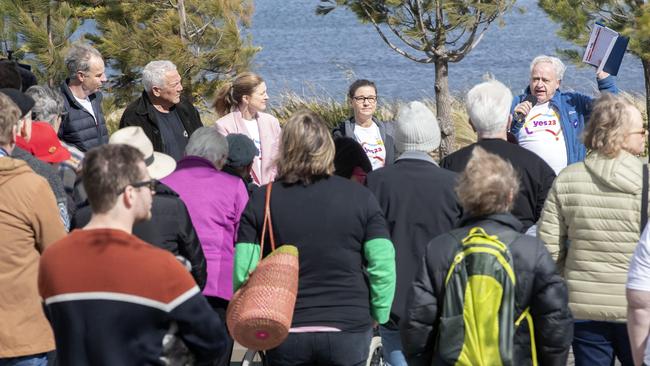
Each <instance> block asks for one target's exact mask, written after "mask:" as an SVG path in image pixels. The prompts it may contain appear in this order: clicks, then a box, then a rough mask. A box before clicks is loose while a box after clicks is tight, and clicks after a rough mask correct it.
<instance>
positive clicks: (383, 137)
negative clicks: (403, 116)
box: [333, 79, 396, 170]
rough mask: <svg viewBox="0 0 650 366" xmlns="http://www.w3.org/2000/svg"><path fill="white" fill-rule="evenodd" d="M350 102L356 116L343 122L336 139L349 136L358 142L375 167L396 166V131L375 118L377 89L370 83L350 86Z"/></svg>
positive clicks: (336, 132) (336, 129)
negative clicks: (393, 131)
mask: <svg viewBox="0 0 650 366" xmlns="http://www.w3.org/2000/svg"><path fill="white" fill-rule="evenodd" d="M348 101H349V103H350V107H352V111H353V113H354V115H353V116H352V117H350V118H349V119H347V120H346V121H343V122H341V123H340V124H339V125H338V126H337V127H336V128H335V129H334V131H333V135H334V137H339V136H346V137H351V138H354V139H355V140H357V142H359V144H361V147H363V150H364V151H365V153H366V155H368V160H370V163H371V164H372V169H373V170H375V169H379V168H381V167H383V166H385V165H386V164H392V163H393V162H394V161H395V158H396V156H395V155H396V151H395V143H394V141H393V136H392V130H389V127H392V126H391V125H390V124H386V123H384V122H382V121H378V120H377V119H376V118H375V117H374V114H375V111H376V110H377V87H376V86H375V83H373V82H372V81H370V80H365V79H360V80H357V81H355V82H354V83H352V85H350V89H349V90H348Z"/></svg>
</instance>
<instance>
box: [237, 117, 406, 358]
mask: <svg viewBox="0 0 650 366" xmlns="http://www.w3.org/2000/svg"><path fill="white" fill-rule="evenodd" d="M333 162H334V142H333V141H332V137H331V136H330V133H329V131H328V129H327V127H326V125H325V122H323V120H322V119H321V118H320V117H318V116H317V115H316V114H314V113H313V112H309V111H300V112H297V113H295V114H294V115H293V116H292V117H291V118H290V119H289V121H288V122H287V124H286V125H285V126H284V128H283V131H282V138H281V141H280V156H279V159H278V176H277V180H276V181H275V182H274V183H269V184H272V187H273V189H272V193H271V199H270V208H271V211H270V213H271V217H272V222H273V232H274V233H275V239H276V242H277V243H278V244H280V243H287V244H293V245H295V246H296V247H297V248H298V254H299V255H298V256H299V258H300V272H299V281H298V283H299V285H298V298H297V301H296V307H295V310H294V314H293V323H292V325H291V330H290V333H289V336H288V338H287V339H286V340H285V341H284V343H282V344H281V345H280V346H278V347H277V348H275V349H272V350H270V351H268V352H267V356H268V357H267V359H268V361H269V364H270V365H318V364H320V365H365V364H366V359H367V357H368V349H369V344H370V339H371V337H372V325H373V321H374V322H378V323H385V322H386V321H388V315H389V312H390V307H391V303H392V300H393V293H394V290H395V251H394V248H393V244H392V242H391V241H390V239H389V238H390V236H389V232H388V228H387V226H386V221H385V220H384V218H383V215H382V212H381V208H380V207H379V204H378V203H377V200H376V199H375V197H374V196H373V195H372V193H370V191H369V190H367V189H366V188H365V187H363V186H361V185H360V184H358V183H356V182H353V181H352V180H349V179H345V178H343V177H339V176H335V175H333V172H334V163H333ZM266 189H268V187H267V188H266ZM265 193H266V192H265V189H264V187H263V188H261V189H258V190H256V191H254V192H253V194H252V196H251V199H250V201H249V202H248V205H247V206H246V208H245V209H244V213H243V215H242V218H241V221H240V226H239V233H238V239H237V244H236V246H235V268H234V275H233V285H234V287H235V289H237V288H239V287H240V286H241V284H242V283H243V282H244V281H245V280H246V277H247V276H248V273H250V271H252V270H253V269H254V268H255V266H256V265H257V261H258V260H259V257H260V245H259V238H260V236H261V232H262V224H263V221H264V220H263V218H264V206H265ZM267 248H268V246H267V247H265V249H267ZM264 254H268V253H264ZM364 267H365V269H364ZM366 274H367V277H366Z"/></svg>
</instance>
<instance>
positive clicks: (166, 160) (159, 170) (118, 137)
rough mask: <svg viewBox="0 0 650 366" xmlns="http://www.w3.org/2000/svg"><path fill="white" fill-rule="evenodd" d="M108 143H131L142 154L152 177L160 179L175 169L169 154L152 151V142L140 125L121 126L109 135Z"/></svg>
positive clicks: (174, 161) (174, 163)
mask: <svg viewBox="0 0 650 366" xmlns="http://www.w3.org/2000/svg"><path fill="white" fill-rule="evenodd" d="M108 143H109V144H125V145H131V146H133V147H135V148H136V149H138V150H140V152H141V153H142V154H143V155H144V162H145V164H147V170H148V171H149V175H150V176H151V178H153V179H161V178H164V177H166V176H168V175H169V174H171V173H172V172H173V171H174V169H176V160H174V158H172V157H171V156H169V155H167V154H163V153H159V152H157V151H153V144H152V143H151V141H150V140H149V138H148V137H147V135H145V133H144V130H143V129H142V127H137V126H131V127H124V128H121V129H119V130H117V131H115V132H113V134H112V135H111V138H110V140H109V141H108Z"/></svg>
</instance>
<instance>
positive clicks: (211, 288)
mask: <svg viewBox="0 0 650 366" xmlns="http://www.w3.org/2000/svg"><path fill="white" fill-rule="evenodd" d="M161 181H162V182H163V183H165V184H166V185H168V186H169V187H171V188H172V189H173V190H174V191H176V192H177V193H178V195H179V196H180V197H181V199H182V200H183V202H185V205H186V206H187V210H188V211H189V212H190V217H191V218H192V223H193V224H194V229H195V230H196V232H197V234H198V236H199V240H200V241H201V247H202V248H203V253H204V254H205V259H206V261H207V264H208V280H207V283H206V285H205V289H204V290H203V294H204V295H207V296H215V297H220V298H222V299H225V300H230V298H231V297H232V271H233V270H232V268H233V256H234V249H235V241H236V239H237V238H236V237H235V236H236V234H237V230H238V228H239V219H240V217H241V214H242V211H244V207H246V203H247V202H248V193H247V191H246V187H245V186H244V183H243V182H242V180H241V179H239V178H237V177H234V176H232V175H229V174H227V173H224V172H221V171H219V170H217V169H216V168H215V167H214V165H213V164H212V163H211V162H210V161H208V160H206V159H203V158H200V157H198V156H186V157H185V158H183V159H181V160H180V161H179V162H178V165H177V167H176V170H175V171H174V172H173V173H172V174H170V175H169V176H167V177H165V178H163V179H162V180H161Z"/></svg>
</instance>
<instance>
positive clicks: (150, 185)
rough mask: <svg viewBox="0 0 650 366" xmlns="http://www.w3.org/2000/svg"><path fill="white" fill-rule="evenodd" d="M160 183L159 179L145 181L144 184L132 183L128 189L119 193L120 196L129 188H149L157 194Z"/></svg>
mask: <svg viewBox="0 0 650 366" xmlns="http://www.w3.org/2000/svg"><path fill="white" fill-rule="evenodd" d="M158 183H160V182H159V181H158V180H157V179H150V180H145V181H142V182H136V183H131V184H128V185H127V186H126V187H124V188H122V189H120V192H119V193H118V195H120V194H122V193H123V192H124V190H125V189H126V188H127V187H128V186H131V187H133V188H140V187H147V188H149V190H150V191H151V192H153V193H155V192H156V187H157V186H158Z"/></svg>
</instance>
